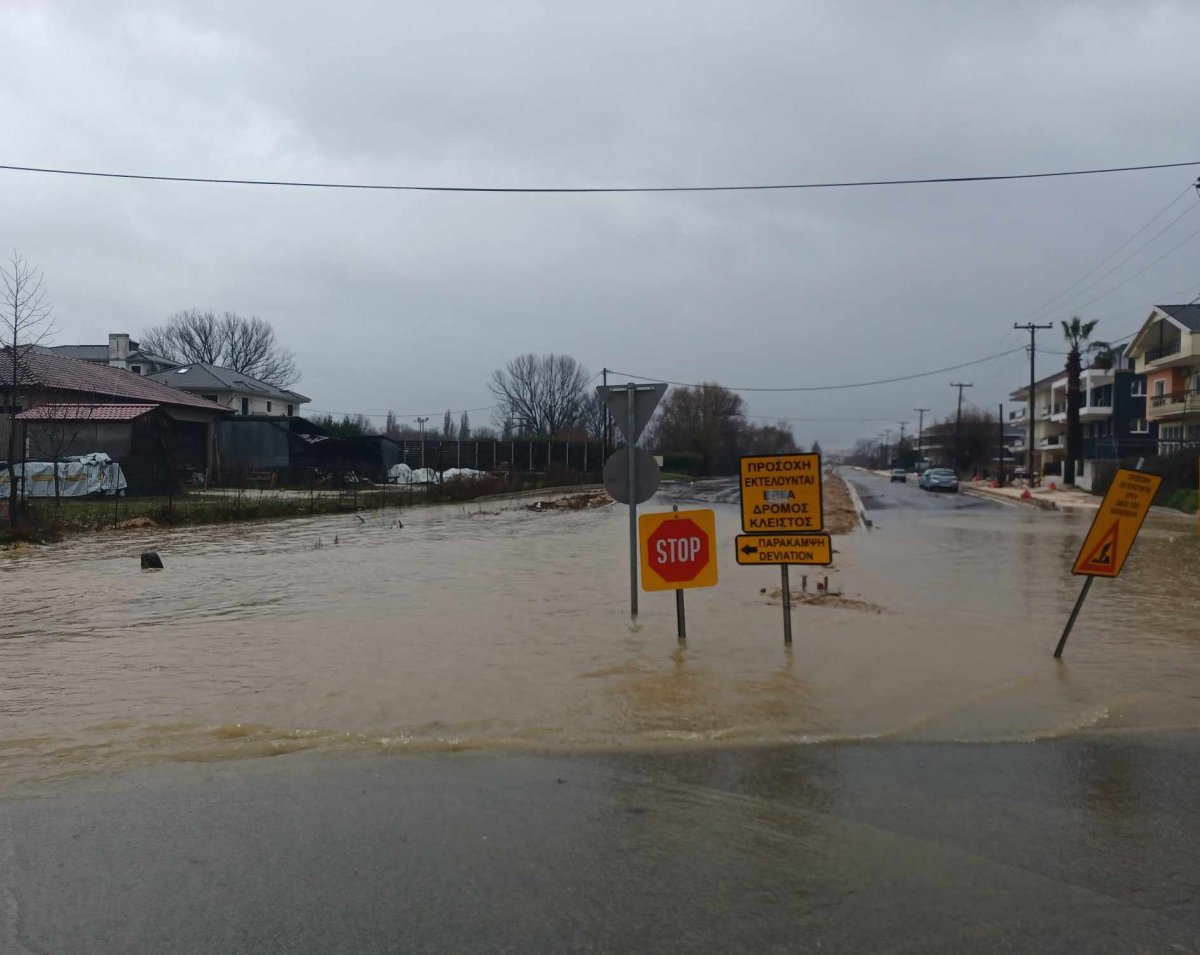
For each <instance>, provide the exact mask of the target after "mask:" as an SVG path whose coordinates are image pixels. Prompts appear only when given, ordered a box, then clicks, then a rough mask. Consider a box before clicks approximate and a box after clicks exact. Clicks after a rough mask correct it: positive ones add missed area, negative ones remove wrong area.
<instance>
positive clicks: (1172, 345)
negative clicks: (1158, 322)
mask: <svg viewBox="0 0 1200 955" xmlns="http://www.w3.org/2000/svg"><path fill="white" fill-rule="evenodd" d="M1182 347H1183V342H1182V340H1181V341H1177V342H1167V343H1166V344H1163V345H1155V346H1154V347H1153V348H1147V349H1146V361H1158V360H1159V359H1160V358H1167V357H1169V356H1171V355H1178V354H1179V351H1180V349H1181V348H1182Z"/></svg>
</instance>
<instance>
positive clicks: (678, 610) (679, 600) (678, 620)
mask: <svg viewBox="0 0 1200 955" xmlns="http://www.w3.org/2000/svg"><path fill="white" fill-rule="evenodd" d="M671 513H673V514H678V513H679V505H678V504H674V505H672V506H671ZM675 632H676V634H677V635H678V637H679V642H680V643H683V642H684V641H686V640H687V617H686V615H685V614H684V610H683V588H682V587H679V588H676V590H675Z"/></svg>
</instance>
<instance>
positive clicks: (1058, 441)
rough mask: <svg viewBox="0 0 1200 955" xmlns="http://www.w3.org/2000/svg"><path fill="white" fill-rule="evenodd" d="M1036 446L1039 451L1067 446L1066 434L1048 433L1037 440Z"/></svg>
mask: <svg viewBox="0 0 1200 955" xmlns="http://www.w3.org/2000/svg"><path fill="white" fill-rule="evenodd" d="M1037 446H1038V449H1039V450H1041V451H1061V450H1063V448H1065V447H1066V446H1067V436H1066V435H1065V434H1049V435H1046V437H1044V438H1042V439H1041V440H1040V441H1038V443H1037Z"/></svg>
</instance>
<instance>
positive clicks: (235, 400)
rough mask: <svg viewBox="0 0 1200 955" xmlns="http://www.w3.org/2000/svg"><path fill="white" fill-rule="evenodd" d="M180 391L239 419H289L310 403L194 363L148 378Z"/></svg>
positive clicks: (241, 376) (299, 396) (249, 378)
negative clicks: (203, 400) (237, 415)
mask: <svg viewBox="0 0 1200 955" xmlns="http://www.w3.org/2000/svg"><path fill="white" fill-rule="evenodd" d="M151 378H152V379H153V380H154V381H159V382H162V383H163V384H164V385H169V386H170V387H172V388H178V389H179V390H180V391H186V392H188V393H189V394H193V395H198V396H200V397H201V398H206V399H208V400H209V401H213V402H216V403H217V404H219V405H221V406H222V407H224V408H229V409H230V410H231V411H233V412H234V413H235V414H239V415H270V416H275V417H280V418H290V417H293V416H295V415H298V414H299V413H300V406H301V405H303V404H307V403H308V401H309V400H310V399H308V398H306V397H305V396H304V395H302V394H299V393H297V392H295V391H289V390H287V389H286V388H278V387H276V386H275V385H272V384H268V383H267V382H265V381H260V380H259V379H258V378H254V377H252V376H250V375H246V374H243V373H242V372H240V371H234V370H233V369H232V368H224V367H222V366H220V365H210V364H208V363H206V362H194V363H192V364H190V365H179V366H178V367H175V368H172V369H171V370H170V371H163V372H159V373H158V374H155V375H152V376H151Z"/></svg>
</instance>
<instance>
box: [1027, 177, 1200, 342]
mask: <svg viewBox="0 0 1200 955" xmlns="http://www.w3.org/2000/svg"><path fill="white" fill-rule="evenodd" d="M1192 188H1193V185H1192V183H1188V184H1187V185H1186V186H1184V188H1183V190H1182V191H1181V192H1180V193H1178V194H1177V195H1176V196H1175V198H1173V199H1172V200H1171V201H1170V202H1168V203H1167V204H1166V205H1165V206H1163V207H1162V209H1160V210H1159V211H1158V212H1157V213H1155V214H1154V216H1153V217H1152V218H1151V219H1150V220H1149V221H1148V222H1146V223H1145V224H1144V225H1143V226H1142V227H1141V228H1140V229H1138V230H1137V232H1135V233H1134V234H1133V235H1131V236H1130V237H1129V238H1128V239H1126V240H1125V241H1124V242H1122V243H1121V244H1120V245H1118V246H1117V247H1116V248H1115V249H1113V250H1112V251H1111V252H1109V253H1108V255H1106V256H1105V257H1104V258H1102V259H1101V260H1100V261H1099V262H1097V263H1096V264H1095V265H1093V266H1092V267H1091V268H1090V269H1088V271H1087V272H1085V273H1084V274H1083V275H1081V276H1080V277H1079V278H1077V279H1076V280H1075V281H1074V282H1072V283H1071V284H1070V285H1068V286H1067V287H1066V288H1064V289H1063V290H1062V291H1061V292H1059V293H1058V294H1056V295H1052V296H1051V297H1050V298H1048V299H1047V300H1046V301H1045V302H1043V303H1042V304H1041V305H1039V306H1038V307H1037V308H1035V309H1034V310H1033V311H1031V312H1030V313H1029V314H1028V315H1026V316H1025V317H1024V318H1022V319H1021V321H1031V320H1035V319H1038V318H1041V317H1042V315H1043V314H1045V313H1046V312H1047V311H1051V310H1054V309H1057V308H1058V307H1059V306H1060V305H1062V304H1063V303H1062V301H1061V299H1063V297H1064V296H1067V295H1068V293H1071V292H1075V295H1078V294H1080V293H1081V292H1085V291H1087V289H1089V288H1093V287H1094V286H1095V285H1097V284H1098V283H1099V282H1100V281H1102V280H1103V279H1104V278H1105V277H1107V276H1109V275H1112V273H1113V272H1115V271H1116V270H1117V269H1119V268H1120V267H1121V266H1122V265H1124V264H1125V263H1126V262H1128V261H1129V260H1130V259H1132V258H1133V257H1134V256H1135V255H1137V254H1138V253H1139V252H1141V251H1142V249H1144V248H1146V246H1148V245H1150V244H1151V243H1152V242H1153V241H1154V240H1155V239H1157V238H1158V237H1159V236H1160V235H1162V234H1163V233H1164V232H1166V231H1167V230H1168V229H1170V228H1171V226H1173V225H1174V224H1175V223H1176V222H1178V221H1179V220H1180V219H1182V218H1183V217H1184V216H1186V215H1187V214H1188V213H1189V212H1191V211H1192V210H1193V209H1194V208H1195V207H1196V206H1197V205H1200V202H1196V203H1193V204H1192V205H1190V206H1188V207H1187V208H1186V209H1184V210H1183V212H1181V213H1180V214H1179V215H1178V216H1176V217H1175V218H1174V219H1172V220H1171V221H1170V222H1168V223H1167V224H1166V225H1165V226H1163V227H1162V228H1161V229H1159V230H1158V231H1157V232H1155V233H1154V235H1152V236H1151V237H1150V238H1149V239H1147V240H1146V241H1145V242H1143V243H1142V244H1141V245H1139V246H1138V247H1137V248H1136V249H1134V250H1133V251H1132V252H1130V253H1129V255H1127V256H1125V258H1123V259H1121V261H1120V262H1118V263H1117V264H1116V265H1114V266H1113V267H1112V268H1111V269H1109V270H1108V271H1107V272H1105V273H1104V274H1103V275H1100V276H1097V277H1096V278H1095V279H1093V280H1092V281H1091V282H1088V284H1087V285H1085V286H1084V287H1083V288H1081V289H1080V288H1078V286H1080V285H1082V284H1083V283H1084V282H1086V281H1087V280H1088V279H1089V278H1091V277H1092V276H1093V275H1095V274H1096V273H1097V272H1099V271H1100V269H1102V268H1103V267H1104V266H1105V265H1107V264H1108V263H1109V262H1110V261H1112V259H1114V258H1115V257H1116V256H1117V255H1119V254H1120V253H1121V252H1122V251H1123V250H1124V249H1125V248H1126V246H1128V245H1129V244H1130V243H1131V242H1133V241H1134V240H1135V239H1136V238H1137V237H1138V236H1140V235H1141V234H1142V233H1143V232H1145V231H1146V230H1147V229H1149V228H1150V226H1152V225H1154V223H1155V222H1157V221H1158V220H1159V219H1161V218H1162V217H1163V216H1164V215H1166V213H1167V211H1168V210H1169V209H1170V208H1171V207H1172V206H1174V205H1175V203H1177V202H1178V201H1179V200H1180V199H1182V198H1183V197H1184V196H1186V195H1187V194H1188V193H1189V192H1191V191H1192ZM1076 289H1078V291H1075V290H1076ZM1072 297H1073V296H1072Z"/></svg>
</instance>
